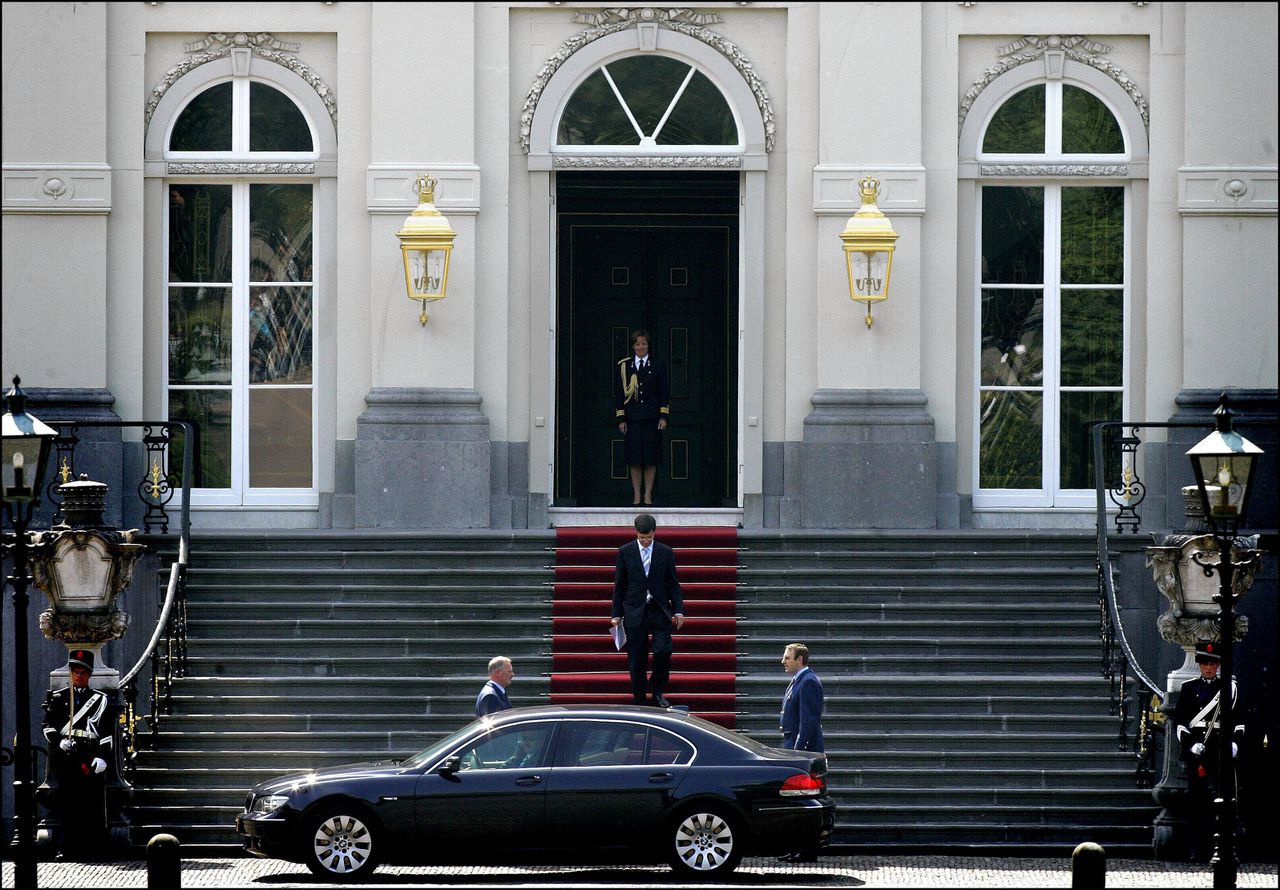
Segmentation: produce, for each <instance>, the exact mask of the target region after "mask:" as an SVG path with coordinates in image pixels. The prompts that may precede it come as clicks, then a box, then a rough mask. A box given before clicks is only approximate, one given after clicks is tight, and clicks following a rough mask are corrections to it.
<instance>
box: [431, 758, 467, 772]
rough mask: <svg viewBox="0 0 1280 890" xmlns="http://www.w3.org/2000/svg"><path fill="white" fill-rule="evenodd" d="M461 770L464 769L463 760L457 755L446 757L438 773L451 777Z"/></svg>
mask: <svg viewBox="0 0 1280 890" xmlns="http://www.w3.org/2000/svg"><path fill="white" fill-rule="evenodd" d="M460 769H462V758H461V757H458V756H456V755H455V756H453V757H446V758H445V759H444V763H442V764H440V768H439V769H437V770H436V772H438V773H440V775H442V776H451V775H453V774H454V773H456V772H457V771H458V770H460Z"/></svg>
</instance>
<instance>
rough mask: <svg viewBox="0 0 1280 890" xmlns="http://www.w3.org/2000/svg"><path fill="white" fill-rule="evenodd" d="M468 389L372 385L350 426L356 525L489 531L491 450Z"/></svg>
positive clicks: (486, 428)
mask: <svg viewBox="0 0 1280 890" xmlns="http://www.w3.org/2000/svg"><path fill="white" fill-rule="evenodd" d="M480 401H481V400H480V394H479V393H478V392H476V391H475V390H473V389H440V388H408V387H404V388H398V387H376V388H374V389H373V390H370V392H369V394H368V395H366V396H365V404H367V405H368V406H369V410H367V411H365V412H364V413H363V414H361V415H360V417H359V418H358V420H357V421H356V441H355V527H356V528H489V527H490V510H491V508H492V503H491V487H490V482H491V478H492V473H493V453H492V446H491V444H490V442H489V421H488V419H487V418H486V417H485V416H484V414H483V413H481V411H480Z"/></svg>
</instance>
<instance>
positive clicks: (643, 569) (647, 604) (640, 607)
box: [612, 513, 684, 708]
mask: <svg viewBox="0 0 1280 890" xmlns="http://www.w3.org/2000/svg"><path fill="white" fill-rule="evenodd" d="M635 527H636V539H635V540H634V541H629V542H628V543H626V544H623V545H622V546H621V547H619V548H618V565H617V568H616V569H615V570H614V574H613V619H612V623H613V626H614V627H617V626H618V625H619V624H621V625H622V628H623V630H625V631H626V632H627V667H628V668H629V669H630V671H631V698H632V700H633V701H634V702H635V703H636V704H638V705H643V704H645V703H646V702H645V690H646V683H645V669H646V667H647V666H648V662H649V638H650V637H652V638H653V674H652V676H651V677H650V678H649V682H648V684H647V686H648V690H649V691H651V692H652V693H653V703H654V704H655V705H656V706H658V707H659V708H669V707H671V703H670V702H669V701H667V700H666V698H665V697H664V696H663V694H662V692H663V690H664V689H666V688H667V680H668V679H669V678H670V676H671V627H672V625H675V629H676V630H679V629H680V628H682V627H684V599H683V598H682V596H681V594H680V582H679V580H677V578H676V557H675V554H674V553H673V552H672V551H671V548H670V547H668V546H667V545H666V544H659V543H658V542H657V541H655V540H654V539H653V536H654V532H655V530H656V529H657V527H658V523H657V521H656V520H654V518H653V517H652V516H650V515H649V514H648V513H641V514H640V515H639V516H637V517H636V521H635Z"/></svg>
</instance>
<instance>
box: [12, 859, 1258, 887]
mask: <svg viewBox="0 0 1280 890" xmlns="http://www.w3.org/2000/svg"><path fill="white" fill-rule="evenodd" d="M39 882H40V886H41V887H94V888H98V887H103V888H106V887H146V886H147V865H146V863H145V862H143V861H141V860H138V861H123V862H110V863H86V864H80V863H70V862H42V863H40V874H39ZM1237 883H1238V886H1240V887H1272V888H1274V887H1276V886H1277V871H1276V866H1275V865H1267V864H1246V865H1241V866H1240V872H1239V879H1238V882H1237ZM369 885H372V886H378V887H467V888H476V890H479V888H484V887H584V888H595V887H606V886H607V887H676V886H681V883H680V881H678V880H677V879H676V878H675V877H674V876H673V875H672V873H671V871H670V870H669V869H667V868H665V867H659V866H654V867H600V866H586V867H568V866H534V867H494V868H479V867H457V866H448V867H416V868H409V867H403V868H402V867H396V866H383V867H382V868H380V869H378V871H377V872H376V873H375V874H374V875H373V876H372V878H371V880H369V881H367V882H366V883H365V886H369ZM4 886H5V887H12V886H13V863H12V862H5V863H4ZM182 886H183V887H262V888H277V887H336V886H341V885H336V884H323V883H320V882H319V881H317V880H315V879H313V878H312V877H311V875H310V873H309V872H308V871H307V870H306V869H305V868H303V867H302V866H300V865H294V864H292V863H288V862H278V861H275V860H259V859H247V858H235V859H188V860H184V861H183V863H182ZM347 886H350V885H347ZM357 886H359V885H357ZM692 886H698V887H946V888H959V887H1070V886H1071V863H1070V861H1069V860H1057V859H984V858H978V857H959V856H884V857H880V856H824V857H823V858H822V860H821V861H819V862H817V863H815V864H806V865H785V864H782V863H779V862H776V861H774V860H772V859H747V860H745V861H744V862H743V863H742V865H741V866H739V868H738V871H737V872H735V873H734V874H733V875H732V876H731V878H730V879H729V880H726V881H723V882H720V883H717V884H710V883H699V884H696V885H692ZM1107 886H1108V887H1159V888H1171V887H1212V886H1213V875H1212V874H1211V872H1210V871H1209V867H1208V866H1207V865H1190V864H1184V863H1169V862H1152V861H1147V860H1136V859H1117V860H1114V861H1112V862H1109V863H1108V864H1107Z"/></svg>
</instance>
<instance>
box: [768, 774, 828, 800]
mask: <svg viewBox="0 0 1280 890" xmlns="http://www.w3.org/2000/svg"><path fill="white" fill-rule="evenodd" d="M826 790H827V783H826V782H824V781H822V779H821V778H820V777H818V776H791V777H790V778H788V779H787V780H786V781H785V782H783V783H782V789H781V790H780V791H779V792H778V793H779V794H781V795H782V796H783V797H817V796H818V795H819V794H821V793H822V792H824V791H826Z"/></svg>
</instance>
